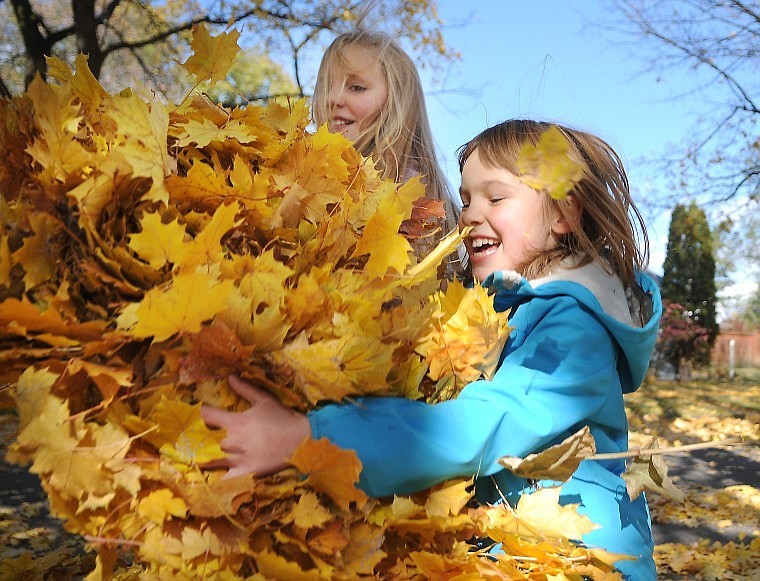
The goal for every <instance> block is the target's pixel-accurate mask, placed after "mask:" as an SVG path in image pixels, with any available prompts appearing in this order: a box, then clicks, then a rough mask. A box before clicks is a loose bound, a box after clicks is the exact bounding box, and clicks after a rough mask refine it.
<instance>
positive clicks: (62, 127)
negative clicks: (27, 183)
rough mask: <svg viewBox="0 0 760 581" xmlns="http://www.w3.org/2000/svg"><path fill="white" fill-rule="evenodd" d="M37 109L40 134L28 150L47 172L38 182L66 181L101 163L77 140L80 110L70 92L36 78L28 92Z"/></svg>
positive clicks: (36, 114)
mask: <svg viewBox="0 0 760 581" xmlns="http://www.w3.org/2000/svg"><path fill="white" fill-rule="evenodd" d="M27 95H28V96H29V98H30V99H31V100H32V103H33V105H34V110H35V121H36V123H37V125H38V127H39V131H40V133H39V135H38V136H35V137H34V138H33V139H31V138H30V145H29V146H28V147H27V149H26V151H27V153H29V155H31V156H32V158H33V159H34V160H35V161H36V162H37V163H39V164H40V165H41V166H42V167H43V168H44V169H45V172H44V174H42V175H40V176H38V178H37V179H38V180H39V181H42V182H43V183H44V182H48V183H53V182H54V181H56V180H57V181H60V182H66V181H67V179H68V177H69V175H70V174H76V176H77V177H78V176H79V175H80V174H81V173H84V172H83V170H85V171H86V168H89V167H90V166H91V165H93V164H94V163H95V161H96V160H97V158H96V157H94V156H93V154H92V153H90V152H89V151H87V150H86V149H85V148H84V147H83V145H82V144H81V143H80V142H79V141H78V140H77V138H76V136H77V131H78V128H79V122H80V120H81V116H80V111H79V108H78V107H77V106H76V105H75V104H74V96H73V95H72V94H71V92H70V91H67V90H65V89H62V88H55V87H51V86H50V85H47V84H46V83H44V82H43V81H42V80H41V79H40V78H39V77H36V78H35V79H34V80H33V81H32V82H31V84H30V85H29V89H28V90H27Z"/></svg>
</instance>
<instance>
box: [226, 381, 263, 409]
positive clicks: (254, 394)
mask: <svg viewBox="0 0 760 581" xmlns="http://www.w3.org/2000/svg"><path fill="white" fill-rule="evenodd" d="M227 383H228V384H229V385H230V387H231V388H232V390H233V391H234V392H235V393H237V394H238V395H239V396H240V397H242V398H244V399H247V400H248V401H249V402H251V405H254V404H255V403H256V402H257V401H259V400H261V399H264V398H265V397H267V395H268V394H267V392H265V391H264V390H262V389H259V388H257V387H254V386H253V385H251V384H250V383H248V382H247V381H244V380H242V379H240V378H239V377H238V376H237V375H229V376H227Z"/></svg>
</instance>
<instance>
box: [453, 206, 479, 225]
mask: <svg viewBox="0 0 760 581" xmlns="http://www.w3.org/2000/svg"><path fill="white" fill-rule="evenodd" d="M482 221H483V213H482V212H480V211H479V210H478V207H477V205H474V204H472V203H470V204H468V205H467V207H464V206H462V211H461V212H460V213H459V225H460V226H476V225H478V224H480V223H481V222H482Z"/></svg>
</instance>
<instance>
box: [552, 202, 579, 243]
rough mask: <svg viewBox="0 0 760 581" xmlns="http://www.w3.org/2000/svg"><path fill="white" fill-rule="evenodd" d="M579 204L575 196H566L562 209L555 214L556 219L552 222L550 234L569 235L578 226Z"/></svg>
mask: <svg viewBox="0 0 760 581" xmlns="http://www.w3.org/2000/svg"><path fill="white" fill-rule="evenodd" d="M582 212H583V208H581V203H580V201H579V200H578V198H577V197H576V196H574V195H573V194H568V195H567V199H566V200H565V203H564V204H563V207H562V209H561V210H560V211H559V212H558V213H557V217H556V219H555V220H554V222H552V234H555V235H562V234H569V233H570V232H572V231H573V230H575V228H576V227H577V226H578V224H580V222H581V213H582Z"/></svg>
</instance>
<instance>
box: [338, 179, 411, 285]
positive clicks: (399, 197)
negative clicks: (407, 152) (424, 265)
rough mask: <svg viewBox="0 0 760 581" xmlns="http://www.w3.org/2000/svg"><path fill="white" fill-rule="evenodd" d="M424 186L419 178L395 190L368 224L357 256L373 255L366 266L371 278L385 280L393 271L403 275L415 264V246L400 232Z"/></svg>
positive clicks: (356, 253)
mask: <svg viewBox="0 0 760 581" xmlns="http://www.w3.org/2000/svg"><path fill="white" fill-rule="evenodd" d="M420 186H421V184H420V182H419V178H415V179H412V180H409V181H408V182H406V183H405V184H404V185H402V186H400V187H399V188H396V189H394V190H392V191H391V192H390V193H389V195H388V196H387V197H386V198H384V199H383V200H382V201H381V202H380V203H379V204H378V206H377V211H376V212H375V213H374V214H373V215H372V216H371V217H370V218H369V220H368V221H367V225H366V226H365V227H364V233H363V234H362V237H361V238H360V239H359V242H358V243H357V245H356V250H355V251H354V254H353V255H354V256H362V255H363V254H369V260H368V261H367V264H366V265H365V266H364V272H366V273H367V274H368V275H370V276H377V277H382V276H384V275H385V273H386V272H388V270H389V269H393V270H395V271H396V272H397V273H399V274H401V273H402V272H404V270H405V269H406V267H407V266H408V265H409V264H410V263H411V258H410V256H409V252H410V251H411V250H412V247H411V245H410V244H409V242H408V241H407V239H406V238H405V237H404V236H403V235H402V234H400V233H399V231H398V229H399V227H400V226H401V222H403V220H404V219H405V218H407V217H408V216H409V215H410V214H411V209H412V204H413V202H414V200H416V199H418V198H419V197H421V196H420V194H421V193H424V190H422V192H421V191H420Z"/></svg>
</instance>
